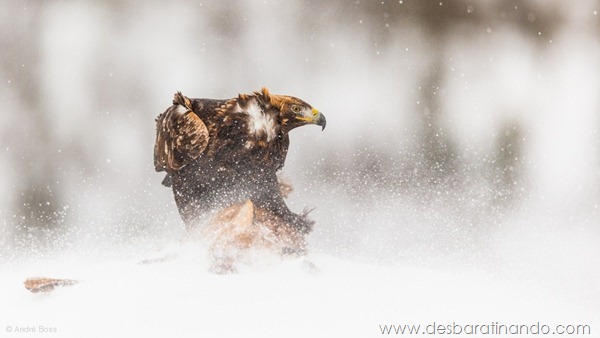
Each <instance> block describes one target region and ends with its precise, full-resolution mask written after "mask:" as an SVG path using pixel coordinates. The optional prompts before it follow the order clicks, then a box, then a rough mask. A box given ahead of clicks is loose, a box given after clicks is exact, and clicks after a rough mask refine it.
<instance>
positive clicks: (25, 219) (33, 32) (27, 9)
mask: <svg viewBox="0 0 600 338" xmlns="http://www.w3.org/2000/svg"><path fill="white" fill-rule="evenodd" d="M3 7H4V10H6V11H7V12H6V13H5V14H4V18H3V20H6V21H4V23H3V27H4V29H3V30H2V32H1V33H0V49H1V50H2V51H3V53H2V57H1V58H0V60H1V63H0V67H2V68H1V71H2V73H4V74H5V76H6V77H7V78H9V79H10V86H9V87H7V89H8V91H9V96H11V97H14V101H13V103H14V107H16V108H17V109H18V111H16V112H14V113H13V114H16V116H13V117H12V121H11V122H12V123H11V124H10V128H5V132H6V133H7V135H6V137H7V139H8V140H9V144H10V148H11V154H12V157H13V158H12V160H11V163H14V165H15V166H16V168H15V169H16V170H15V172H17V173H18V176H17V177H16V181H15V186H16V189H15V190H14V191H12V193H14V194H15V195H16V196H15V198H13V199H12V200H14V201H15V203H16V205H15V207H14V220H15V224H14V225H15V228H16V229H19V230H20V233H21V234H34V235H37V237H38V239H42V240H43V237H44V235H43V233H45V230H48V229H52V228H56V227H57V226H58V225H59V224H61V222H62V220H63V216H64V215H63V208H62V201H63V198H62V197H63V196H62V191H61V190H60V186H59V185H58V183H57V164H56V163H55V161H54V158H53V157H54V155H55V154H56V153H57V149H58V147H57V145H56V140H55V137H54V134H53V131H52V130H51V129H50V124H49V123H48V119H49V118H50V117H51V112H50V111H49V110H48V107H47V106H45V105H44V102H42V98H41V91H42V89H41V83H40V75H41V69H40V67H41V65H40V58H41V56H40V42H41V34H42V29H43V27H42V20H41V17H42V15H43V7H44V3H43V2H37V1H9V2H5V3H4V4H3ZM7 14H8V15H7Z"/></svg>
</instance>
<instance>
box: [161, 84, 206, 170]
mask: <svg viewBox="0 0 600 338" xmlns="http://www.w3.org/2000/svg"><path fill="white" fill-rule="evenodd" d="M208 139H209V133H208V129H207V128H206V125H205V124H204V122H202V120H201V119H200V118H199V117H198V115H196V114H194V113H193V112H192V110H191V102H190V100H189V99H188V98H187V97H185V96H183V95H182V94H181V93H179V92H178V93H177V94H175V98H174V99H173V106H171V107H170V108H169V109H167V111H165V112H164V113H163V114H161V115H159V116H158V117H157V118H156V143H155V145H154V167H155V169H156V171H166V172H168V173H172V172H175V171H177V170H179V169H181V168H182V167H183V166H185V165H187V164H189V163H190V162H191V161H193V160H195V159H197V158H198V157H200V155H201V154H202V152H203V151H204V149H206V146H207V145H208Z"/></svg>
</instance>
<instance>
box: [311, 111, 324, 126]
mask: <svg viewBox="0 0 600 338" xmlns="http://www.w3.org/2000/svg"><path fill="white" fill-rule="evenodd" d="M312 113H313V123H314V124H316V125H317V126H321V127H322V128H321V130H325V125H327V119H325V115H323V114H322V113H321V112H320V111H318V110H316V109H315V108H313V109H312Z"/></svg>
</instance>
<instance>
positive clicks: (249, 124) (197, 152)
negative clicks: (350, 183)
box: [154, 88, 326, 233]
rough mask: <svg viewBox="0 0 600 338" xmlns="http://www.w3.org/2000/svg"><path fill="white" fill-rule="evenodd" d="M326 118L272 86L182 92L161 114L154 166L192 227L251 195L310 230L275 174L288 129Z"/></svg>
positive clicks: (259, 206) (258, 204) (265, 209)
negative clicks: (220, 93) (228, 95)
mask: <svg viewBox="0 0 600 338" xmlns="http://www.w3.org/2000/svg"><path fill="white" fill-rule="evenodd" d="M325 123H326V120H325V116H324V115H323V114H321V113H320V112H319V111H318V110H316V109H315V108H313V107H312V106H311V105H309V104H308V103H306V102H304V101H302V100H300V99H298V98H295V97H292V96H286V95H274V94H271V93H269V91H268V90H267V89H266V88H262V90H260V91H257V92H254V93H252V94H239V95H238V97H236V98H232V99H229V100H215V99H190V98H187V97H185V96H183V95H182V94H181V93H180V92H178V93H176V94H175V97H174V99H173V105H172V106H171V107H169V108H168V109H167V110H166V111H165V112H164V113H162V114H160V115H159V116H158V117H157V119H156V143H155V147H154V166H155V169H156V171H166V172H167V176H166V178H165V180H164V181H163V184H165V185H167V186H172V188H173V193H174V196H175V202H176V204H177V208H178V209H179V213H180V215H181V217H182V218H183V220H184V222H185V224H186V225H187V226H188V227H190V228H191V227H194V226H195V225H196V224H197V223H198V222H200V221H202V220H203V217H205V216H206V215H208V214H209V213H210V212H211V211H215V210H217V211H218V210H224V209H226V208H228V207H230V206H232V205H243V204H244V203H245V201H248V200H250V201H251V202H252V203H253V205H254V207H255V208H256V212H257V213H260V214H265V213H267V214H269V215H271V216H268V217H275V218H277V219H278V220H281V221H282V222H283V223H284V224H286V225H287V226H288V227H289V228H291V229H294V231H297V232H299V233H307V232H308V231H310V229H311V226H312V221H310V220H308V218H307V217H306V214H296V213H293V212H292V211H290V209H289V208H288V207H287V205H286V204H285V201H284V196H283V194H284V193H285V192H282V189H280V184H279V182H278V179H277V175H276V174H277V171H278V170H280V169H281V168H282V167H283V165H284V163H285V158H286V155H287V151H288V147H289V142H290V141H289V136H288V133H289V132H290V131H291V130H292V129H294V128H296V127H300V126H303V125H306V124H315V125H319V126H321V127H322V129H325ZM263 218H265V217H264V216H263Z"/></svg>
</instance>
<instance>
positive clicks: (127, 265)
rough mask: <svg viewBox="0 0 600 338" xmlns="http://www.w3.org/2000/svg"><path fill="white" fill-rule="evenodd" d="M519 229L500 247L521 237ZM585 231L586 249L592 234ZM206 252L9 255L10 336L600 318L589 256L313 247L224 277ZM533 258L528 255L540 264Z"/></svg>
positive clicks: (336, 330)
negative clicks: (505, 259) (47, 288)
mask: <svg viewBox="0 0 600 338" xmlns="http://www.w3.org/2000/svg"><path fill="white" fill-rule="evenodd" d="M501 236H507V235H506V234H504V235H501ZM518 236H520V237H521V238H525V239H526V236H527V234H523V233H520V234H518ZM505 238H506V237H505ZM509 239H510V241H507V242H506V245H507V246H508V248H501V250H505V249H513V250H514V249H515V248H516V246H518V245H519V243H518V242H515V241H514V238H509ZM564 239H565V240H569V238H568V237H567V238H564ZM556 240H557V241H558V242H559V243H560V242H561V240H560V239H558V238H556ZM578 240H579V243H580V244H581V247H582V250H584V251H585V250H586V248H585V245H587V243H585V241H583V240H582V239H581V238H579V239H578ZM511 246H512V247H511ZM521 250H522V249H521ZM587 250H588V251H589V250H590V249H587ZM592 252H593V250H592ZM588 253H589V252H588ZM596 253H597V250H596ZM531 254H532V255H533V256H535V253H531ZM538 254H540V252H538ZM205 257H206V250H205V248H204V247H203V245H202V244H201V243H199V242H197V241H194V240H189V241H184V242H180V241H178V242H173V243H165V246H164V247H163V248H162V249H160V250H156V251H145V250H143V249H141V248H139V247H138V248H135V249H129V250H123V251H122V252H121V253H116V254H115V255H114V256H112V257H111V258H108V257H100V258H99V257H93V256H90V255H87V256H86V255H73V254H72V253H70V254H64V253H63V254H57V255H54V256H52V257H45V258H42V259H36V260H30V261H22V262H18V263H17V262H14V263H13V264H9V265H5V266H3V267H2V268H0V275H1V276H3V278H2V279H1V280H0V299H2V306H0V325H1V326H0V328H1V329H2V330H3V331H2V334H4V333H5V331H4V330H13V331H14V330H15V329H18V328H24V327H32V328H35V329H36V330H37V331H38V332H36V333H37V334H39V331H40V330H42V329H43V330H56V332H55V333H52V335H53V336H60V337H84V336H85V337H109V336H113V337H134V336H149V337H164V336H173V337H240V336H242V337H246V336H251V337H254V336H256V337H282V336H285V337H375V336H379V335H381V331H380V326H379V325H388V324H415V325H421V326H423V327H425V326H426V325H430V324H431V323H433V322H436V323H447V324H452V323H463V324H489V323H492V322H500V323H505V324H507V325H508V324H510V323H516V324H528V325H529V324H535V323H536V322H541V323H545V324H550V325H556V324H560V323H568V324H572V323H578V324H587V325H591V326H592V330H594V329H595V328H597V327H598V326H597V325H598V319H599V318H598V304H597V299H598V295H599V294H598V291H597V287H596V285H597V284H596V283H595V282H594V280H593V279H590V280H589V282H590V283H588V284H587V285H586V283H582V282H583V281H582V278H585V277H588V278H596V279H595V281H596V282H597V281H598V279H597V277H598V276H597V274H596V275H594V274H593V273H592V271H591V269H589V266H586V264H585V263H582V264H581V267H583V268H582V269H580V270H576V271H568V270H567V271H566V272H567V273H565V270H563V269H565V268H568V264H569V262H568V261H560V260H557V261H556V264H555V265H554V266H547V265H546V264H547V263H548V260H547V259H543V260H538V261H537V264H536V265H537V266H536V267H533V268H532V267H530V266H528V265H527V264H525V263H523V264H514V262H513V264H512V265H510V266H508V268H507V267H501V266H499V265H498V264H497V262H498V261H499V260H494V261H489V262H481V263H482V264H480V265H478V266H477V265H473V266H467V265H465V264H448V263H446V264H443V265H438V266H433V265H430V266H427V265H419V264H410V263H407V262H404V263H398V264H377V263H374V262H372V261H371V262H369V261H366V260H361V259H356V258H355V259H350V258H336V257H334V256H332V255H329V254H327V253H311V254H309V255H308V256H307V257H302V258H286V259H273V258H272V257H271V258H267V257H265V258H264V259H257V260H256V262H255V264H254V265H249V266H247V267H246V268H245V269H242V270H241V271H240V273H238V274H230V275H216V274H212V273H209V272H207V260H206V259H205ZM531 257H532V256H531V255H524V256H522V257H521V259H520V261H522V262H523V261H526V262H529V263H532V262H533V261H535V259H534V260H533V261H532V260H531ZM144 263H145V264H144ZM488 264H489V265H488ZM490 265H493V267H492V266H490ZM530 269H531V270H530ZM570 272H577V273H575V274H570ZM33 276H49V277H61V278H74V279H78V280H80V281H81V282H80V283H79V284H77V285H75V286H71V287H64V288H57V289H56V290H55V291H53V292H51V293H39V294H31V293H29V292H28V291H26V290H25V289H24V288H23V285H22V282H23V281H24V280H25V278H27V277H33ZM594 324H595V326H594ZM40 326H42V328H40ZM12 335H15V336H19V334H17V333H15V332H13V333H12V334H9V335H7V336H12ZM2 336H4V335H2Z"/></svg>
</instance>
